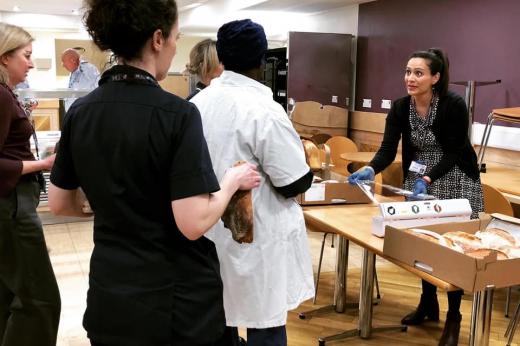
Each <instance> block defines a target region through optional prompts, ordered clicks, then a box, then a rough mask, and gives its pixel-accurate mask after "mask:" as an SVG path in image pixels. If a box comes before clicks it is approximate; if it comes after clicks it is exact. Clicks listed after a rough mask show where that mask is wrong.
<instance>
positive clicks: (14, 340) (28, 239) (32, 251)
mask: <svg viewBox="0 0 520 346" xmlns="http://www.w3.org/2000/svg"><path fill="white" fill-rule="evenodd" d="M38 202H39V186H38V183H37V182H36V180H30V181H22V182H20V183H19V184H18V185H17V186H16V188H15V190H14V191H13V192H12V193H11V194H10V195H9V196H8V197H6V198H0V345H1V346H20V345H38V346H55V345H56V336H57V334H58V323H59V319H60V294H59V290H58V284H57V283H56V278H55V276H54V272H53V270H52V266H51V262H50V259H49V254H48V253H47V246H46V244H45V238H44V236H43V229H42V225H41V222H40V219H39V218H38V215H37V213H36V207H37V206H38Z"/></svg>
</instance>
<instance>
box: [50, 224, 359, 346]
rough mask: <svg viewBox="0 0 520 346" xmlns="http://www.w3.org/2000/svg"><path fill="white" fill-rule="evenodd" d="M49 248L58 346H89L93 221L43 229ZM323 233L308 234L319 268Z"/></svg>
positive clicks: (353, 255) (355, 262)
mask: <svg viewBox="0 0 520 346" xmlns="http://www.w3.org/2000/svg"><path fill="white" fill-rule="evenodd" d="M44 232H45V238H46V240H47V246H48V247H49V249H50V256H51V261H52V264H53V266H54V272H55V274H56V277H57V279H58V285H59V287H60V293H61V302H62V308H61V320H60V329H59V332H58V344H57V346H89V345H90V343H89V341H88V338H87V336H86V332H85V330H84V329H83V327H82V325H81V321H82V318H83V312H84V311H85V306H86V294H87V289H88V270H89V260H90V254H91V252H92V248H93V246H94V245H93V241H92V222H75V223H63V224H55V225H45V226H44ZM322 239H323V233H314V232H310V233H309V243H310V247H311V252H312V258H313V263H314V271H316V270H317V267H318V258H319V253H320V246H321V241H322ZM331 239H332V238H331V237H330V236H328V237H327V240H326V246H325V249H324V256H323V264H322V272H331V271H334V263H335V255H336V252H335V249H334V248H331V246H330V245H331ZM360 263H361V250H360V248H359V247H357V246H355V245H351V246H350V250H349V267H350V268H355V267H359V266H360Z"/></svg>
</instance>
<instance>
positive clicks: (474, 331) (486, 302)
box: [469, 285, 495, 346]
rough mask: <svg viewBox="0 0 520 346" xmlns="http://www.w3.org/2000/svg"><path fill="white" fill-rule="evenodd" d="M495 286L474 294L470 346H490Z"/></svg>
mask: <svg viewBox="0 0 520 346" xmlns="http://www.w3.org/2000/svg"><path fill="white" fill-rule="evenodd" d="M494 290H495V286H492V285H489V286H487V287H486V289H485V290H484V291H479V292H475V293H474V294H473V306H472V309H471V325H470V328H469V330H470V335H469V345H470V346H488V345H489V333H490V329H491V312H492V309H493V292H494Z"/></svg>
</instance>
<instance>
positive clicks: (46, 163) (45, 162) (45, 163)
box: [40, 154, 56, 171]
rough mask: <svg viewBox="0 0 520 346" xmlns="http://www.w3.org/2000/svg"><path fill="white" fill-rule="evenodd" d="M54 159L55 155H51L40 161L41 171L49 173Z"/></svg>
mask: <svg viewBox="0 0 520 346" xmlns="http://www.w3.org/2000/svg"><path fill="white" fill-rule="evenodd" d="M55 159H56V154H52V155H49V156H47V157H46V158H44V159H43V160H40V161H41V163H42V170H44V171H50V170H51V169H52V166H54V160H55Z"/></svg>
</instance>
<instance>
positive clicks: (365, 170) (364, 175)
mask: <svg viewBox="0 0 520 346" xmlns="http://www.w3.org/2000/svg"><path fill="white" fill-rule="evenodd" d="M374 176H375V172H374V169H373V168H372V167H370V166H365V167H362V168H360V169H358V170H357V171H356V172H354V173H352V174H351V175H350V176H349V177H348V182H349V184H352V185H355V184H356V183H357V182H358V181H360V180H370V181H374Z"/></svg>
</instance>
